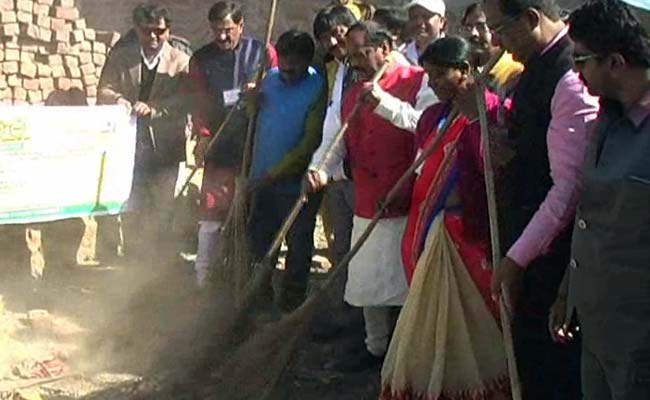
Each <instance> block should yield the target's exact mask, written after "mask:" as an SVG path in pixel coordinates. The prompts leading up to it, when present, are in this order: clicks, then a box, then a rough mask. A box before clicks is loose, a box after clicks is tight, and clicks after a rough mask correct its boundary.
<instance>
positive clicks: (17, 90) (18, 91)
mask: <svg viewBox="0 0 650 400" xmlns="http://www.w3.org/2000/svg"><path fill="white" fill-rule="evenodd" d="M14 100H20V101H25V100H27V91H26V90H25V89H23V88H21V87H18V86H17V87H14Z"/></svg>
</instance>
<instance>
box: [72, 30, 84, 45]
mask: <svg viewBox="0 0 650 400" xmlns="http://www.w3.org/2000/svg"><path fill="white" fill-rule="evenodd" d="M70 36H71V38H72V43H81V42H83V40H84V31H81V30H76V31H72V34H71V35H70Z"/></svg>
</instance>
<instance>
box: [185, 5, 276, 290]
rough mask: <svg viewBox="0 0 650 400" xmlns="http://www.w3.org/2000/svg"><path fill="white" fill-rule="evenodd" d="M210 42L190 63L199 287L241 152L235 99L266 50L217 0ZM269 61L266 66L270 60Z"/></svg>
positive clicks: (237, 14) (241, 125)
mask: <svg viewBox="0 0 650 400" xmlns="http://www.w3.org/2000/svg"><path fill="white" fill-rule="evenodd" d="M208 21H209V23H210V28H211V30H212V32H213V34H214V41H213V42H212V43H210V44H208V45H206V46H204V47H202V48H201V49H199V50H197V51H196V53H194V56H193V57H192V59H191V61H190V78H191V92H192V97H193V99H194V100H193V111H192V122H193V129H194V132H195V133H196V134H197V135H198V143H197V146H196V148H195V150H194V155H195V157H196V162H197V165H198V166H203V165H204V164H205V170H204V176H203V187H202V193H201V209H202V211H201V214H202V215H201V217H200V220H201V221H200V222H199V226H200V228H199V246H198V250H197V258H196V265H195V269H196V273H197V281H198V284H199V286H203V285H204V284H205V283H206V277H207V275H208V269H209V266H210V258H211V254H212V253H213V252H214V249H215V247H216V243H217V240H218V238H219V232H220V230H221V227H222V224H223V221H224V220H225V218H226V215H227V213H228V209H229V208H230V202H231V200H232V196H233V193H234V182H235V176H236V175H237V173H238V171H239V167H240V164H241V162H242V155H243V151H244V141H245V137H246V127H247V125H248V118H247V116H246V112H245V110H244V109H243V107H241V105H240V102H239V97H240V94H241V91H242V88H244V87H245V86H246V85H247V84H248V83H251V82H253V81H254V80H255V74H256V73H257V70H258V68H259V67H260V65H261V64H262V63H263V61H264V59H263V57H269V59H271V58H274V57H275V56H274V54H267V51H266V48H265V46H264V44H263V43H262V42H261V41H259V40H256V39H253V38H250V37H247V36H244V34H243V33H244V16H243V14H242V10H241V6H240V5H239V4H237V3H235V2H230V1H220V2H218V3H216V4H214V5H213V6H212V7H211V8H210V11H209V13H208ZM273 63H274V62H273V61H271V62H269V63H268V65H271V64H273ZM233 107H234V108H237V110H235V111H234V114H233V115H232V118H231V119H230V122H229V123H228V124H227V125H226V126H225V129H224V130H223V131H222V132H221V133H220V134H219V137H218V139H217V141H216V142H215V143H214V145H212V147H211V148H210V149H208V144H209V143H210V141H211V139H212V137H213V135H215V133H216V130H217V129H218V127H219V126H220V125H221V123H222V122H223V121H224V119H225V118H226V115H227V114H228V113H229V112H230V111H231V110H232V109H233Z"/></svg>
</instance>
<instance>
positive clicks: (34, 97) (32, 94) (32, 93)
mask: <svg viewBox="0 0 650 400" xmlns="http://www.w3.org/2000/svg"><path fill="white" fill-rule="evenodd" d="M27 101H29V102H30V103H31V104H39V103H42V102H43V93H41V91H40V90H28V91H27Z"/></svg>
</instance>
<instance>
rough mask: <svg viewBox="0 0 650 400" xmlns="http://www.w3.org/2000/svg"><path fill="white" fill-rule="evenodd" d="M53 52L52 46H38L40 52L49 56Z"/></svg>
mask: <svg viewBox="0 0 650 400" xmlns="http://www.w3.org/2000/svg"><path fill="white" fill-rule="evenodd" d="M50 53H51V50H50V46H38V54H39V55H42V56H47V55H49V54H50Z"/></svg>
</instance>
